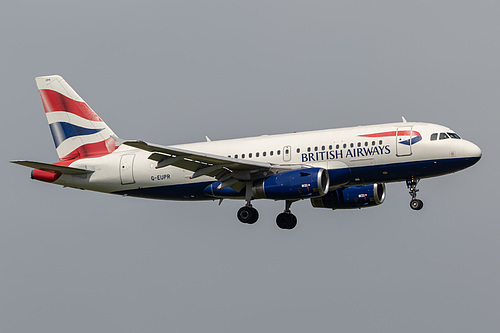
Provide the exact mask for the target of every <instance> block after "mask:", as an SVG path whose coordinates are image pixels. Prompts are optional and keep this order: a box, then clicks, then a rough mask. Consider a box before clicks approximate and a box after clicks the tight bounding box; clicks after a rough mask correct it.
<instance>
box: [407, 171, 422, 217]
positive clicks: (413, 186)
mask: <svg viewBox="0 0 500 333" xmlns="http://www.w3.org/2000/svg"><path fill="white" fill-rule="evenodd" d="M419 181H420V179H415V178H412V179H408V180H406V186H407V187H408V189H409V190H410V195H411V201H410V208H411V209H413V210H421V209H422V208H423V207H424V202H423V201H422V200H420V199H417V192H418V189H417V184H418V182H419Z"/></svg>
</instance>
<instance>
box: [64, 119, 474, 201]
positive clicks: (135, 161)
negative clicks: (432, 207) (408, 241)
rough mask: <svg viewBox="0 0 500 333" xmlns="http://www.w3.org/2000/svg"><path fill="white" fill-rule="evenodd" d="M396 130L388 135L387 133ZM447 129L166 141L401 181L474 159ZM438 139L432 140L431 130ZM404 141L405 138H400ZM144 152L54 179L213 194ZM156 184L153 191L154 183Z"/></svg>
mask: <svg viewBox="0 0 500 333" xmlns="http://www.w3.org/2000/svg"><path fill="white" fill-rule="evenodd" d="M391 132H392V133H395V134H392V135H391ZM440 133H453V131H452V130H450V129H449V128H446V127H443V126H440V125H434V124H428V123H410V122H408V123H406V122H405V123H393V124H383V125H372V126H358V127H351V128H341V129H330V130H319V131H310V132H300V133H291V134H280V135H263V136H258V137H250V138H242V139H233V140H220V141H207V142H198V143H191V144H183V145H177V146H172V147H173V148H181V149H187V150H191V151H198V152H205V153H210V154H213V155H220V156H225V157H231V158H234V159H240V160H251V161H261V162H269V163H273V164H280V165H286V164H290V165H298V164H300V165H304V167H321V168H324V169H327V170H332V169H337V168H341V167H345V166H347V167H348V168H350V170H351V175H352V177H351V180H350V182H349V184H348V186H351V185H361V184H374V183H377V182H382V183H384V182H394V181H403V180H406V179H409V178H412V177H416V178H426V177H432V176H438V175H442V174H447V173H452V172H456V171H458V170H461V169H464V168H466V167H468V166H470V165H472V164H474V163H475V162H476V161H477V160H478V159H479V157H480V156H481V151H480V150H479V148H478V147H477V146H476V145H474V144H473V143H471V142H469V141H466V140H463V139H460V138H446V139H441V140H440V139H439V134H440ZM432 134H437V136H438V138H437V139H435V140H431V135H432ZM403 142H406V144H403ZM150 155H151V153H150V152H148V151H144V150H140V149H136V148H133V147H130V146H126V145H121V146H120V147H119V148H118V149H117V150H115V151H114V152H113V153H111V154H108V155H105V156H102V157H98V158H86V159H80V160H77V161H75V162H74V163H72V164H71V166H72V167H75V168H83V169H88V170H92V171H94V172H93V173H91V174H87V175H74V176H71V175H66V174H65V175H62V176H61V177H60V178H59V179H58V180H57V181H56V182H55V183H57V184H62V185H66V186H71V187H76V188H83V189H89V190H94V191H100V192H107V193H119V194H129V195H135V196H145V197H151V198H159V199H178V200H188V199H200V200H201V199H213V198H210V197H207V196H205V195H204V194H203V193H202V190H203V188H204V187H206V186H207V184H210V183H212V182H214V181H216V180H215V178H212V177H208V176H201V177H198V178H195V179H192V176H193V172H192V171H189V170H184V169H181V168H178V167H174V166H167V167H164V168H159V169H156V165H157V163H156V162H155V161H153V160H151V159H148V157H149V156H150ZM154 189H156V190H154Z"/></svg>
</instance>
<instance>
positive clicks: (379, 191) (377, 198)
mask: <svg viewBox="0 0 500 333" xmlns="http://www.w3.org/2000/svg"><path fill="white" fill-rule="evenodd" d="M384 200H385V184H373V185H364V186H352V187H347V188H344V189H340V190H337V191H332V192H330V193H328V194H327V195H325V196H322V197H319V198H312V199H311V204H312V205H313V207H316V208H331V209H349V208H364V207H370V206H377V205H380V204H382V203H383V202H384Z"/></svg>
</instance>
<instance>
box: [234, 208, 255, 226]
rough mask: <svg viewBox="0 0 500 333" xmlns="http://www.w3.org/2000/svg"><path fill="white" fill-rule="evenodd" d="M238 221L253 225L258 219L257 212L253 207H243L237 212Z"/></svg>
mask: <svg viewBox="0 0 500 333" xmlns="http://www.w3.org/2000/svg"><path fill="white" fill-rule="evenodd" d="M237 216H238V220H240V222H242V223H246V224H254V223H255V222H257V220H258V219H259V212H258V211H257V209H255V208H253V207H248V206H244V207H241V208H240V209H239V210H238V214H237Z"/></svg>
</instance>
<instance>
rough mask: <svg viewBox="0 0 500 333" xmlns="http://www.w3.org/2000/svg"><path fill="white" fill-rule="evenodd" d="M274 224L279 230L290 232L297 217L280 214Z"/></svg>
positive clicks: (290, 214) (289, 214)
mask: <svg viewBox="0 0 500 333" xmlns="http://www.w3.org/2000/svg"><path fill="white" fill-rule="evenodd" d="M276 224H277V225H278V227H280V228H281V229H286V230H292V229H293V228H295V226H296V225H297V217H296V216H295V215H293V214H292V213H286V212H285V213H281V214H279V215H278V216H277V217H276Z"/></svg>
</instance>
